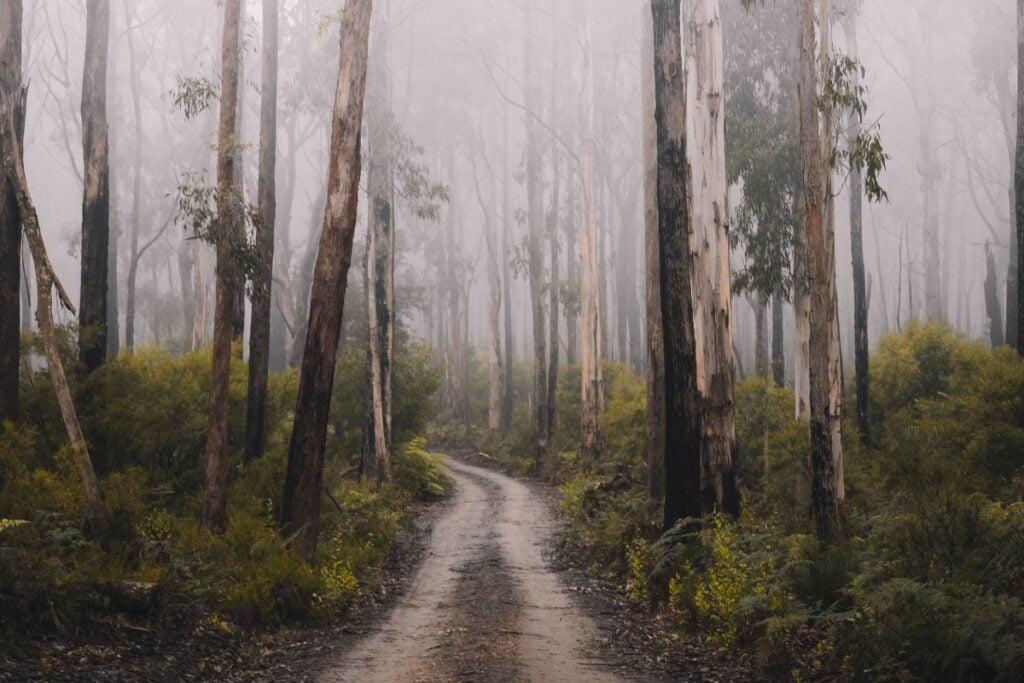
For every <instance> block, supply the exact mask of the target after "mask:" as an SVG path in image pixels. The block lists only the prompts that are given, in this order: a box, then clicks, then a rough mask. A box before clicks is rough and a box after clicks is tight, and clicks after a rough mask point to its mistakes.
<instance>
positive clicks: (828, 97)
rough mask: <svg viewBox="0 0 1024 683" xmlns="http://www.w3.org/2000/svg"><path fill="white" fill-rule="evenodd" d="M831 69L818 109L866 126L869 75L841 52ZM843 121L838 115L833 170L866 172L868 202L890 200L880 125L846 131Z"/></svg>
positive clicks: (836, 55)
mask: <svg viewBox="0 0 1024 683" xmlns="http://www.w3.org/2000/svg"><path fill="white" fill-rule="evenodd" d="M829 66H830V68H829V73H828V78H827V79H826V80H825V83H823V84H822V93H821V96H820V99H819V106H820V107H821V108H823V109H824V108H828V109H830V110H833V111H838V112H839V113H840V114H843V113H847V114H849V115H850V116H851V117H853V118H855V119H856V120H857V123H858V124H863V122H864V117H865V116H866V115H867V110H868V104H867V97H868V89H867V86H865V85H864V83H863V79H864V78H865V76H866V73H867V72H866V71H865V69H864V67H863V66H862V65H861V63H860V62H859V61H857V60H856V59H854V58H853V57H850V56H848V55H843V54H839V53H836V54H833V55H832V56H831V59H830V60H829ZM841 119H842V116H838V117H836V121H835V126H836V127H835V131H834V133H833V135H834V140H833V144H832V155H831V159H830V163H831V165H832V168H834V169H838V170H840V171H841V172H842V171H844V170H845V171H849V170H858V171H863V172H864V191H865V194H866V195H867V197H868V199H870V200H872V201H876V202H878V201H882V200H883V199H888V198H889V195H887V194H886V192H885V190H884V189H883V188H882V185H881V182H880V181H879V176H880V175H881V173H882V171H884V170H885V166H886V163H887V162H888V161H889V158H890V157H889V155H888V154H886V153H885V150H884V149H882V136H881V133H880V126H879V124H878V123H877V122H876V123H873V124H871V125H869V126H867V127H866V128H863V127H859V128H858V129H857V130H850V131H847V130H845V126H844V124H843V123H841V121H840V120H841ZM844 132H845V133H846V135H847V137H848V138H849V140H848V142H847V146H846V147H845V148H843V147H842V146H841V145H840V144H839V138H840V136H842V135H843V133H844Z"/></svg>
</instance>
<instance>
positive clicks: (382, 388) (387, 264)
mask: <svg viewBox="0 0 1024 683" xmlns="http://www.w3.org/2000/svg"><path fill="white" fill-rule="evenodd" d="M377 29H378V32H377V35H376V38H375V39H374V44H373V53H372V55H371V56H370V64H369V67H368V68H369V70H370V76H369V82H368V84H367V104H366V106H367V116H368V117H369V122H368V126H367V128H368V131H369V140H368V142H369V145H368V147H369V155H368V170H367V194H368V195H369V196H368V199H369V203H370V208H369V212H368V220H367V223H368V231H367V233H368V236H367V241H366V250H367V315H368V317H369V328H368V329H369V334H370V343H369V354H370V392H369V393H370V396H369V398H370V401H371V412H370V416H371V426H372V439H370V441H369V445H370V446H371V448H370V452H371V453H372V454H373V471H374V473H375V477H376V481H377V485H378V486H380V485H381V484H383V483H384V482H385V481H386V480H387V479H388V478H389V477H390V476H391V410H392V400H391V398H392V390H393V385H394V379H393V376H394V354H395V220H394V216H395V181H394V179H395V175H394V151H393V149H392V145H391V139H392V132H391V116H392V112H391V74H390V71H389V68H388V59H389V46H388V32H389V31H390V27H389V26H388V25H387V24H386V23H385V22H384V21H381V22H380V23H379V25H378V26H377Z"/></svg>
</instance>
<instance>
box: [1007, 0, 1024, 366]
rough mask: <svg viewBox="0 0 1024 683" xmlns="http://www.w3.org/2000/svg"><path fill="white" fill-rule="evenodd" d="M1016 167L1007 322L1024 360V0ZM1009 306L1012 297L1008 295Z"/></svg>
mask: <svg viewBox="0 0 1024 683" xmlns="http://www.w3.org/2000/svg"><path fill="white" fill-rule="evenodd" d="M1015 161H1016V164H1015V167H1014V179H1013V187H1014V196H1015V197H1016V201H1015V202H1014V214H1015V216H1016V221H1015V223H1016V231H1015V232H1014V237H1016V239H1015V240H1011V244H1010V253H1011V255H1012V256H1011V259H1010V272H1011V273H1012V274H1013V278H1012V281H1011V282H1010V283H1009V287H1008V291H1009V292H1013V293H1014V294H1016V296H1014V297H1012V298H1013V301H1012V303H1013V304H1014V307H1013V308H1015V309H1016V310H1012V309H1009V308H1008V312H1007V318H1009V317H1010V316H1011V315H1013V316H1015V318H1016V320H1017V326H1016V329H1010V330H1009V331H1010V332H1012V333H1013V336H1014V337H1016V339H1013V340H1011V341H1015V342H1016V344H1017V353H1019V354H1020V355H1021V356H1024V277H1022V276H1021V272H1020V268H1021V264H1022V263H1024V0H1017V158H1016V160H1015ZM1006 299H1007V302H1008V303H1010V299H1011V296H1010V295H1009V294H1008V295H1007V297H1006Z"/></svg>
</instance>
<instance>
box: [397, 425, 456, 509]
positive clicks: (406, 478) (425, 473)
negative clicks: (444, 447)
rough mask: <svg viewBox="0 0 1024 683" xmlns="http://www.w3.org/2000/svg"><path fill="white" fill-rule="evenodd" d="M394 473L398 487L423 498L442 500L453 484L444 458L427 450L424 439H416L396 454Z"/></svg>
mask: <svg viewBox="0 0 1024 683" xmlns="http://www.w3.org/2000/svg"><path fill="white" fill-rule="evenodd" d="M392 473H393V476H394V480H395V483H396V484H397V485H398V486H400V487H401V488H402V489H404V490H405V491H409V492H410V493H413V494H414V495H416V496H419V497H421V498H441V497H443V496H445V495H446V494H447V493H448V489H449V488H451V486H452V483H453V482H452V478H451V477H450V476H448V473H447V472H446V471H445V469H444V461H443V458H442V457H441V456H438V455H434V454H433V453H430V452H429V451H428V450H427V440H426V439H425V438H423V437H416V438H415V439H413V440H412V441H410V442H409V445H408V446H406V447H405V448H404V449H402V450H401V451H399V452H396V453H395V456H394V461H393V462H392Z"/></svg>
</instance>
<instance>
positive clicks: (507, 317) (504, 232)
mask: <svg viewBox="0 0 1024 683" xmlns="http://www.w3.org/2000/svg"><path fill="white" fill-rule="evenodd" d="M503 111H504V115H503V117H502V133H503V138H504V140H503V142H504V144H503V152H502V157H501V173H502V179H501V183H502V200H501V289H502V295H503V297H502V298H503V299H504V300H505V307H504V311H503V314H504V329H505V387H504V390H505V393H504V395H503V396H502V402H501V433H502V434H505V433H507V432H508V428H509V425H511V424H512V403H513V401H512V390H513V371H514V368H515V358H514V357H513V356H514V351H513V348H514V342H515V340H514V339H513V332H512V266H511V263H510V260H511V253H512V252H511V248H512V206H511V201H510V199H509V194H510V193H509V189H510V188H509V185H510V184H511V182H512V176H511V173H510V172H509V125H508V108H507V107H505V108H504V110H503Z"/></svg>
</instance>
